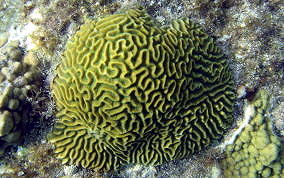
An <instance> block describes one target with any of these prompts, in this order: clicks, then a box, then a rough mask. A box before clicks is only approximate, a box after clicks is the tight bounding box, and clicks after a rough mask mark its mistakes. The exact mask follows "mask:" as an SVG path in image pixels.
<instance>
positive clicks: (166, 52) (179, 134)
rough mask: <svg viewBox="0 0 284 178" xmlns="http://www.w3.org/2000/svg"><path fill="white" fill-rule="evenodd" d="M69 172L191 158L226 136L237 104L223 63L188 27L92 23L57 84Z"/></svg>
mask: <svg viewBox="0 0 284 178" xmlns="http://www.w3.org/2000/svg"><path fill="white" fill-rule="evenodd" d="M51 87H52V91H53V95H54V99H55V102H56V106H57V110H58V112H57V115H56V117H57V119H58V121H57V123H56V124H55V127H54V130H53V132H52V133H51V134H50V137H49V140H50V142H52V143H54V144H55V147H56V148H55V153H56V154H57V157H58V158H60V159H62V160H63V163H68V164H76V165H81V166H83V167H88V168H98V169H102V170H113V169H116V168H117V167H119V166H121V165H123V164H125V163H141V164H152V165H157V164H161V163H163V162H165V161H169V160H173V159H177V158H184V157H186V156H188V155H190V154H192V153H194V152H196V151H199V150H201V149H202V148H204V147H206V146H208V145H209V144H210V143H211V142H212V141H213V140H216V139H218V138H220V137H221V136H222V134H223V133H224V131H225V130H226V129H227V128H228V127H229V126H230V124H231V122H232V115H231V114H232V105H233V104H232V102H233V99H234V97H235V95H234V90H233V85H232V82H231V74H230V71H229V67H228V64H227V62H226V59H225V57H224V56H223V55H222V53H221V51H220V49H219V48H218V47H216V46H215V45H214V43H213V40H212V39H211V38H210V37H209V36H208V35H207V34H206V33H205V32H204V31H203V30H202V29H201V27H200V26H199V25H196V24H195V23H193V22H191V21H189V20H188V19H183V20H176V21H174V22H172V24H171V25H170V26H169V27H166V28H159V27H158V26H156V25H155V24H154V22H153V21H152V20H151V18H150V17H149V16H148V15H147V14H146V13H145V12H144V11H143V10H141V9H138V10H133V9H131V10H128V11H126V12H123V13H119V14H115V15H110V16H107V17H105V18H102V19H100V20H98V21H91V20H88V21H87V22H86V23H85V24H84V25H82V26H81V28H80V30H79V31H78V32H77V33H76V34H75V35H74V37H73V38H72V39H71V40H70V42H68V44H67V47H66V52H65V57H64V58H63V60H62V62H61V64H59V66H58V67H57V69H56V76H55V78H54V80H53V82H52V84H51Z"/></svg>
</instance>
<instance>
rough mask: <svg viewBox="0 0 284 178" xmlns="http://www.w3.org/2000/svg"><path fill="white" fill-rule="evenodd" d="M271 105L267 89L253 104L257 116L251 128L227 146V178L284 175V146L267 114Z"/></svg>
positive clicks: (223, 161)
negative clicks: (275, 133) (274, 131)
mask: <svg viewBox="0 0 284 178" xmlns="http://www.w3.org/2000/svg"><path fill="white" fill-rule="evenodd" d="M269 103H270V100H269V95H268V92H267V91H265V90H260V91H259V92H258V93H257V95H256V96H255V99H254V100H253V101H252V102H251V103H250V105H249V107H252V109H253V111H254V114H253V115H252V116H251V118H250V121H249V123H248V124H249V125H248V126H247V127H245V128H244V129H243V131H242V132H241V133H240V135H239V136H238V137H237V138H236V140H235V142H234V143H233V144H231V145H228V146H227V147H226V152H225V154H226V158H225V159H224V160H222V162H221V164H222V167H223V171H224V176H225V177H279V178H280V177H283V176H284V157H283V145H281V142H280V140H279V138H278V137H277V136H276V135H274V133H273V130H272V120H271V118H270V117H268V115H267V112H268V111H267V109H268V106H269ZM246 145H248V146H246ZM237 148H238V149H237Z"/></svg>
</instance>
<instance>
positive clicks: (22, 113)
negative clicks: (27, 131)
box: [0, 42, 40, 155]
mask: <svg viewBox="0 0 284 178" xmlns="http://www.w3.org/2000/svg"><path fill="white" fill-rule="evenodd" d="M0 55H2V58H1V59H0V155H1V154H2V153H4V151H5V149H6V148H7V147H8V146H10V145H13V144H17V143H19V142H21V140H22V130H23V127H24V124H23V123H26V122H27V120H28V117H29V109H28V107H27V106H29V102H28V100H27V97H28V92H30V91H32V90H34V89H36V88H38V87H37V86H38V84H37V81H38V79H39V76H40V73H39V71H38V70H37V69H36V66H32V65H30V64H27V61H28V58H27V57H26V56H25V57H24V56H23V52H22V50H21V49H20V48H19V44H18V43H17V42H14V43H10V44H9V45H8V46H7V47H4V48H0ZM29 61H31V59H29Z"/></svg>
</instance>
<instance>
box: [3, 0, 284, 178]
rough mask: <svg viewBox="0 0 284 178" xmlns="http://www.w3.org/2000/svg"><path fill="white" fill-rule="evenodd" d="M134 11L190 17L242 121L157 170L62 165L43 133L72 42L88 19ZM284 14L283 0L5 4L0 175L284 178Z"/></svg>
mask: <svg viewBox="0 0 284 178" xmlns="http://www.w3.org/2000/svg"><path fill="white" fill-rule="evenodd" d="M136 6H142V7H144V8H145V9H146V11H147V12H148V13H149V14H150V15H151V16H152V17H153V18H155V19H156V21H157V22H158V23H160V24H161V25H167V24H169V23H170V21H171V20H174V19H178V18H181V17H189V18H190V19H192V20H193V21H195V22H197V23H199V24H200V25H201V26H202V27H203V29H204V30H205V31H206V32H207V33H208V34H209V35H210V36H211V37H213V38H214V40H215V41H216V43H217V45H218V46H220V47H221V49H222V50H223V52H224V53H225V55H226V56H227V57H228V61H229V64H230V68H231V69H232V72H233V75H234V77H233V78H234V83H235V86H236V88H237V95H238V96H237V97H238V99H237V101H236V103H235V112H234V118H235V122H234V124H233V126H232V128H231V129H230V130H229V131H228V133H227V134H226V135H225V136H224V138H223V140H222V141H221V143H214V145H212V146H211V147H210V148H208V149H206V150H203V151H201V152H200V153H197V154H194V155H192V156H191V157H189V158H186V159H183V160H175V161H172V162H169V163H165V164H162V165H160V166H155V167H154V166H141V165H129V166H127V167H125V168H123V169H122V170H120V171H118V172H115V173H100V172H97V171H95V170H89V169H83V168H79V167H76V166H68V165H62V164H61V163H60V161H59V160H57V159H56V158H55V157H54V155H53V152H52V150H53V147H52V145H50V144H49V143H48V142H47V139H46V136H47V134H48V133H49V132H50V131H51V129H52V127H53V124H54V120H55V116H54V115H55V114H54V113H55V107H54V103H53V101H52V97H51V94H50V88H49V83H50V81H51V79H52V78H53V75H54V74H53V71H54V69H55V67H56V65H57V64H58V63H59V61H60V56H61V55H62V53H63V51H64V49H65V44H66V42H67V41H68V39H69V38H70V37H71V36H72V35H73V34H74V33H75V32H76V31H77V29H78V28H79V26H80V25H81V24H82V23H83V22H84V19H86V18H92V19H95V18H97V17H100V16H104V15H107V14H113V13H115V12H116V11H119V10H121V9H128V8H132V7H136ZM283 15H284V4H283V2H281V1H280V0H259V1H254V0H216V1H212V0H203V1H201V0H190V1H189V0H188V1H186V0H171V1H168V0H160V1H158V0H150V1H139V0H137V1H135V0H127V1H121V0H116V1H115V0H114V1H111V0H106V1H103V0H101V1H89V0H84V1H76V0H70V1H64V0H56V1H53V0H34V1H33V0H31V1H29V0H0V22H1V25H0V177H281V176H282V177H284V165H283V164H284V161H283V159H284V158H283V157H284V152H283V142H284V115H283V113H284V58H283V29H284V28H283V20H284V19H283Z"/></svg>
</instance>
